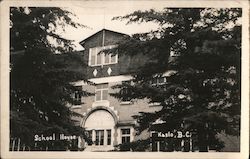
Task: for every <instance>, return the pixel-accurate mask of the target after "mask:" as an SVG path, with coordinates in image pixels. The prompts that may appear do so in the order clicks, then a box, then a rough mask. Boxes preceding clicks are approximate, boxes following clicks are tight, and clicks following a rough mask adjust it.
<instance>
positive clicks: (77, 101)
mask: <svg viewBox="0 0 250 159" xmlns="http://www.w3.org/2000/svg"><path fill="white" fill-rule="evenodd" d="M75 88H76V90H75V92H74V93H73V94H72V98H73V104H74V105H80V104H81V99H82V86H76V87H75Z"/></svg>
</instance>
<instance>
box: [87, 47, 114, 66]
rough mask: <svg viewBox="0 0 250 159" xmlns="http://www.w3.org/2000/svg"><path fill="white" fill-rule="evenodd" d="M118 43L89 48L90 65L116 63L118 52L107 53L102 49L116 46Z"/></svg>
mask: <svg viewBox="0 0 250 159" xmlns="http://www.w3.org/2000/svg"><path fill="white" fill-rule="evenodd" d="M116 46H117V45H108V46H103V47H94V48H90V49H89V66H100V65H108V64H115V63H117V62H118V54H116V55H112V54H107V53H106V54H105V53H103V52H102V50H107V49H112V48H115V47H116Z"/></svg>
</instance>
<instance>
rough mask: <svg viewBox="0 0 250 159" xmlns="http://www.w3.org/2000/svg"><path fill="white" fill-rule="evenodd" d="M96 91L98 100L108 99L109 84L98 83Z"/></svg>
mask: <svg viewBox="0 0 250 159" xmlns="http://www.w3.org/2000/svg"><path fill="white" fill-rule="evenodd" d="M95 93H96V95H95V100H96V101H102V100H108V84H107V83H106V84H98V85H96V90H95Z"/></svg>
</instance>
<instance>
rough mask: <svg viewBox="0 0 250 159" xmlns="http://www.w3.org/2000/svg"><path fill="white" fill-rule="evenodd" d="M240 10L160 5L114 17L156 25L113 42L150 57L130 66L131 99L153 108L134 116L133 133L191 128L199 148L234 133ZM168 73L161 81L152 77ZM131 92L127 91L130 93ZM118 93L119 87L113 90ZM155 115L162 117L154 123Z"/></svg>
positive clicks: (237, 105)
mask: <svg viewBox="0 0 250 159" xmlns="http://www.w3.org/2000/svg"><path fill="white" fill-rule="evenodd" d="M240 17H241V9H238V8H231V9H226V8H225V9H213V8H171V9H169V8H165V9H164V10H162V11H155V10H153V9H151V10H149V11H135V12H133V13H131V14H128V15H126V16H123V17H115V18H114V19H119V20H124V19H127V20H128V24H129V23H134V22H137V23H143V22H155V23H157V24H159V28H158V29H157V30H155V31H151V32H148V33H143V34H135V35H133V36H132V37H131V38H128V39H127V40H125V41H123V42H121V43H120V44H119V47H118V48H117V49H118V52H119V53H120V54H126V55H129V56H133V55H134V54H136V53H143V54H144V55H145V56H148V57H150V59H151V60H150V61H148V62H147V63H146V64H145V65H143V66H142V67H141V68H139V69H138V70H137V71H135V72H134V73H133V74H132V75H133V77H134V78H133V79H132V81H133V85H129V86H128V85H117V86H115V87H114V88H120V89H129V90H130V91H128V92H130V93H129V94H126V96H129V98H131V99H144V98H147V99H149V100H150V102H158V103H160V104H161V106H162V109H161V110H160V111H158V112H152V113H145V112H141V113H140V114H139V115H138V116H135V118H136V119H137V121H138V123H139V127H138V128H137V130H138V133H141V132H142V131H143V130H145V129H149V130H150V131H158V132H163V133H164V132H168V131H174V130H182V131H191V132H192V134H193V136H192V138H193V143H197V147H198V149H199V151H208V147H210V149H216V150H220V149H221V148H222V147H223V143H222V141H220V140H219V138H218V137H217V134H218V133H221V132H225V133H226V134H231V135H239V133H240V110H241V108H240V99H241V96H240V91H241V88H240V86H241V84H240V81H241V80H240V79H241V78H240V77H241V74H240V72H241V61H240V60H241V25H240V24H239V19H240ZM165 72H169V73H170V72H171V73H170V74H169V76H168V77H167V78H166V83H164V84H161V85H152V84H151V83H152V80H154V79H158V78H161V77H163V76H164V73H165ZM131 92H132V93H131ZM113 95H114V96H115V97H117V98H123V96H124V94H121V92H119V93H116V94H113ZM156 120H160V121H163V122H161V123H160V124H154V123H155V121H156Z"/></svg>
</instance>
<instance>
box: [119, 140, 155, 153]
mask: <svg viewBox="0 0 250 159" xmlns="http://www.w3.org/2000/svg"><path fill="white" fill-rule="evenodd" d="M149 144H150V140H149V139H146V140H137V141H132V142H126V143H123V144H119V145H117V146H116V149H117V151H139V152H142V151H145V150H148V149H149Z"/></svg>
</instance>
